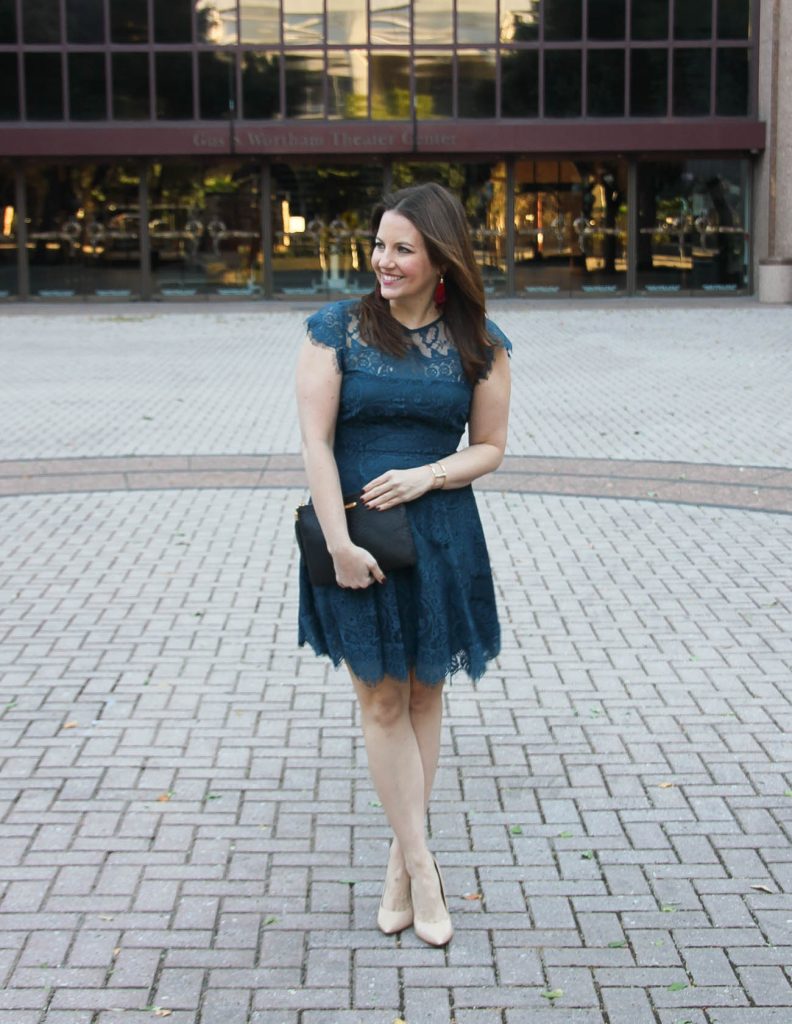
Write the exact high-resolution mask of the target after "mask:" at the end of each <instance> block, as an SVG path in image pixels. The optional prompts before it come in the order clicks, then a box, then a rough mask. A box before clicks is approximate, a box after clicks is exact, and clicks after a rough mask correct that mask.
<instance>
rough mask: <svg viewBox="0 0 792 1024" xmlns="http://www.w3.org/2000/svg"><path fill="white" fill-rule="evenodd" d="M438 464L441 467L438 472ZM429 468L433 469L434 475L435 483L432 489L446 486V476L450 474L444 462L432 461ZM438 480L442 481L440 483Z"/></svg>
mask: <svg viewBox="0 0 792 1024" xmlns="http://www.w3.org/2000/svg"><path fill="white" fill-rule="evenodd" d="M438 466H439V467H440V470H439V472H438V468H437V467H438ZM429 469H431V471H432V476H433V477H434V483H433V484H432V489H433V490H434V489H436V488H438V487H439V488H441V489H442V488H443V487H445V482H446V477H447V476H448V473H447V472H446V468H445V466H444V465H443V463H442V462H432V463H431V464H430V466H429ZM438 480H439V481H440V482H439V483H438Z"/></svg>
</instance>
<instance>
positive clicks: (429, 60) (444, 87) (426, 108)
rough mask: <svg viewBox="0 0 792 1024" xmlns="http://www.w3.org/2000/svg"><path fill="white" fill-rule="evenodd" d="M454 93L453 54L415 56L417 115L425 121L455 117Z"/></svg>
mask: <svg viewBox="0 0 792 1024" xmlns="http://www.w3.org/2000/svg"><path fill="white" fill-rule="evenodd" d="M453 92H454V82H453V65H452V63H451V54H450V53H448V52H447V51H446V52H445V53H427V52H426V51H425V50H421V51H420V52H419V53H417V54H416V56H415V113H416V116H417V117H418V118H419V119H421V120H423V119H425V118H426V119H428V118H433V117H443V118H448V117H453V107H452V103H451V97H452V96H453Z"/></svg>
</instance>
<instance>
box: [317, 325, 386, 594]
mask: <svg viewBox="0 0 792 1024" xmlns="http://www.w3.org/2000/svg"><path fill="white" fill-rule="evenodd" d="M342 379H343V378H342V375H341V373H340V372H339V370H338V365H337V363H336V356H335V352H334V351H333V350H332V349H331V348H327V347H325V346H323V345H314V344H312V343H310V342H306V344H305V345H304V346H303V349H302V351H301V352H300V357H299V359H298V362H297V409H298V413H299V419H300V434H301V437H302V455H303V462H304V464H305V473H306V476H307V477H308V487H309V488H310V491H311V498H312V500H313V503H314V507H315V508H316V515H317V518H318V519H319V525H320V526H321V527H322V533H323V534H324V538H325V543H326V544H327V549H328V551H329V552H330V554H331V555H332V557H333V564H334V565H335V570H336V579H337V581H338V583H339V585H340V586H344V587H352V588H359V587H367V586H369V585H370V584H371V583H372V577H373V579H375V580H377V581H378V582H380V583H383V582H384V580H385V576H384V575H383V573H382V570H381V569H380V567H379V566H378V565H377V562H376V560H375V559H374V558H373V557H372V556H371V555H370V554H369V552H368V551H365V550H364V549H363V548H360V547H357V546H356V545H355V544H353V543H352V541H351V540H350V539H349V531H348V529H347V522H346V515H345V513H344V500H343V496H342V494H341V482H340V480H339V477H338V467H337V465H336V461H335V456H334V455H333V440H334V437H335V424H336V417H337V416H338V406H339V401H340V398H341V382H342Z"/></svg>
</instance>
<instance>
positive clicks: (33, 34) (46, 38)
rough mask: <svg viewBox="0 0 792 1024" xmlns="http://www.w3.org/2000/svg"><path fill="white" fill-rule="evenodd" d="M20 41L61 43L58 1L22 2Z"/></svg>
mask: <svg viewBox="0 0 792 1024" xmlns="http://www.w3.org/2000/svg"><path fill="white" fill-rule="evenodd" d="M22 39H23V41H24V42H26V43H59V42H60V41H61V24H60V4H59V0H24V3H23V4H22Z"/></svg>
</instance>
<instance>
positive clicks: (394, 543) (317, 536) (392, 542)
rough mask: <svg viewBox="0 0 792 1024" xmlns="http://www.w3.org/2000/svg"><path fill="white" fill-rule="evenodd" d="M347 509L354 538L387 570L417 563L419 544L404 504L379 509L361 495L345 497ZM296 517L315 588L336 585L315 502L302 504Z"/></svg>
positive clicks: (348, 524) (354, 541)
mask: <svg viewBox="0 0 792 1024" xmlns="http://www.w3.org/2000/svg"><path fill="white" fill-rule="evenodd" d="M344 509H345V511H346V517H347V527H348V529H349V537H350V540H351V541H352V543H353V544H357V545H358V547H361V548H365V549H366V551H368V552H369V553H370V554H372V555H373V556H374V557H375V558H376V560H377V565H379V567H380V569H382V571H383V572H389V571H390V570H391V569H407V568H409V567H410V566H411V565H415V543H414V542H413V536H412V532H411V530H410V523H409V521H408V519H407V509H406V508H405V507H404V505H396V507H395V508H387V509H384V510H383V511H378V510H377V509H370V508H367V507H366V506H365V505H364V504H363V502H362V501H360V499H359V498H344ZM294 519H295V522H294V529H295V532H296V534H297V543H298V544H299V546H300V551H301V553H302V556H303V559H304V560H305V564H306V566H307V568H308V577H309V579H310V580H311V583H312V584H313V585H314V586H315V587H326V586H330V585H332V584H335V581H336V578H335V568H334V567H333V559H332V557H331V556H330V552H329V551H328V550H327V544H325V539H324V534H323V533H322V528H321V526H320V525H319V519H318V518H317V515H316V510H315V509H314V507H313V505H300V506H299V507H298V508H297V510H296V512H295V514H294Z"/></svg>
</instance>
